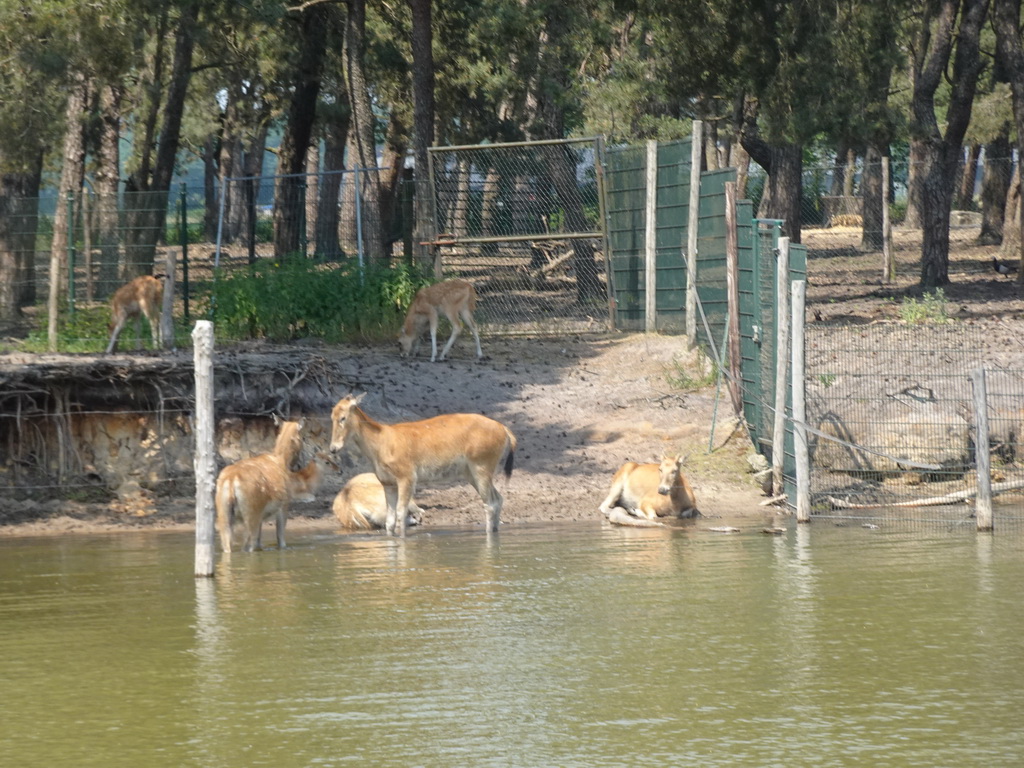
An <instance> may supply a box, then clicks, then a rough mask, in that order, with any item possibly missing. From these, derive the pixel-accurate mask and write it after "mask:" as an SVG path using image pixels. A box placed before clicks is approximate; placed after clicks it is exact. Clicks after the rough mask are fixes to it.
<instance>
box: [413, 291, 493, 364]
mask: <svg viewBox="0 0 1024 768" xmlns="http://www.w3.org/2000/svg"><path fill="white" fill-rule="evenodd" d="M475 309H476V290H475V289H474V288H473V286H472V285H471V284H469V283H467V282H466V281H465V280H445V281H444V282H441V283H434V284H433V285H427V286H424V287H423V288H420V289H419V290H418V291H417V292H416V296H415V297H414V298H413V300H412V305H411V306H410V307H409V313H408V314H407V315H406V316H405V322H404V323H403V324H402V331H401V333H399V334H398V343H399V345H401V347H402V354H403V355H405V356H406V357H408V356H409V355H410V354H413V355H415V354H416V349H417V347H419V342H420V337H421V336H423V331H424V329H425V328H426V327H427V326H428V325H429V326H430V362H434V361H435V360H436V359H437V319H438V310H441V311H442V312H444V314H445V317H447V318H448V322H450V323H451V324H452V335H451V336H450V337H449V338H448V343H447V344H445V345H444V349H442V350H441V359H442V360H444V359H445V357H446V356H447V355H448V351H449V350H450V349H451V348H452V344H454V343H455V339H457V338H458V337H459V334H460V333H461V332H462V322H461V320H465V322H466V325H468V326H469V330H471V331H472V332H473V340H474V341H475V342H476V356H477V358H481V357H483V356H484V353H483V351H482V350H481V349H480V334H479V333H477V330H476V323H475V322H474V321H473V310H475ZM460 318H461V320H460Z"/></svg>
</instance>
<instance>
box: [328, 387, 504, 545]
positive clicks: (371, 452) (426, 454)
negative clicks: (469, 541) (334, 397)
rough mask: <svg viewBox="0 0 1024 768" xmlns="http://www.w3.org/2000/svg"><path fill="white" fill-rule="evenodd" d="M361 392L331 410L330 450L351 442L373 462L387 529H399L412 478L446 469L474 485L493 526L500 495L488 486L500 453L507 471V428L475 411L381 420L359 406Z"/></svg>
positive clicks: (412, 487)
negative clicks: (394, 421) (385, 508)
mask: <svg viewBox="0 0 1024 768" xmlns="http://www.w3.org/2000/svg"><path fill="white" fill-rule="evenodd" d="M365 394H366V393H365V392H364V393H363V394H361V395H358V396H356V395H346V396H345V397H343V398H341V400H339V401H338V403H337V405H335V406H334V409H333V410H332V411H331V424H332V429H331V451H333V452H337V451H340V450H342V449H344V448H353V447H354V448H356V449H357V450H358V451H359V453H361V454H362V456H364V457H365V458H366V459H367V460H368V461H369V462H370V464H371V465H372V466H373V472H374V474H375V475H377V479H378V480H380V482H381V484H382V485H383V486H384V495H385V497H386V498H387V504H388V514H387V520H386V522H385V528H386V530H387V532H388V533H395V532H396V531H397V533H398V535H400V536H404V535H405V524H406V515H405V514H404V513H405V511H407V510H408V509H409V505H410V504H411V503H412V500H413V496H414V495H415V493H416V485H417V483H419V482H420V481H421V480H429V479H431V478H433V477H439V476H444V475H452V474H454V475H461V476H462V477H464V478H465V479H466V480H468V481H469V482H470V483H471V484H472V485H473V487H474V488H476V491H477V493H479V494H480V498H481V499H483V501H484V504H485V505H486V506H487V530H488V531H496V530H498V523H499V522H500V521H501V506H502V502H503V500H502V498H501V494H500V493H498V489H497V488H495V487H494V474H495V472H496V471H497V469H498V463H499V462H500V461H501V457H502V456H503V455H505V456H506V458H505V466H504V470H505V477H506V478H509V477H511V475H512V465H513V459H514V456H515V450H516V438H515V435H513V434H512V431H511V430H510V429H509V428H508V427H506V426H505V425H504V424H501V423H499V422H497V421H495V420H494V419H489V418H487V417H486V416H480V415H479V414H475V413H451V414H447V415H444V416H435V417H433V418H431V419H423V420H422V421H408V422H403V423H399V424H381V423H380V422H377V421H374V420H373V419H371V418H370V417H369V416H367V415H366V414H365V413H364V412H363V411H362V410H361V409H360V408H359V402H360V401H361V400H362V399H363V397H364V396H365ZM397 510H402V512H403V514H397Z"/></svg>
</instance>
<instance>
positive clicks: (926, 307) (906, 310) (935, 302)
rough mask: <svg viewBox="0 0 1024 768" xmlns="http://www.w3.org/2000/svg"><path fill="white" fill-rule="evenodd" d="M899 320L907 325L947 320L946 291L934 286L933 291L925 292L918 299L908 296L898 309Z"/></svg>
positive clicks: (945, 321)
mask: <svg viewBox="0 0 1024 768" xmlns="http://www.w3.org/2000/svg"><path fill="white" fill-rule="evenodd" d="M898 312H899V316H900V320H902V321H903V322H904V323H907V324H908V325H926V324H930V323H933V324H941V323H948V322H949V319H950V318H949V314H948V312H947V301H946V293H945V291H943V290H942V289H941V288H936V289H935V292H934V293H925V294H924V295H922V296H921V298H920V299H916V298H914V297H913V296H910V297H908V298H906V299H904V300H903V304H901V305H900V308H899V310H898Z"/></svg>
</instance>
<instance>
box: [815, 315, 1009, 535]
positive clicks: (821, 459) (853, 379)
mask: <svg viewBox="0 0 1024 768" xmlns="http://www.w3.org/2000/svg"><path fill="white" fill-rule="evenodd" d="M1022 331H1024V324H1020V323H1014V324H1012V325H1011V324H1006V323H1001V324H998V327H984V326H975V327H970V326H968V327H965V326H964V325H963V324H960V323H943V324H929V325H913V326H908V325H905V324H897V323H878V324H873V325H870V326H832V325H814V324H811V325H810V326H808V328H807V333H806V350H807V364H806V380H805V388H806V393H807V420H808V424H809V426H810V427H811V429H812V430H814V431H813V432H812V434H811V438H810V444H811V466H812V473H811V493H812V501H813V507H814V514H817V515H819V516H821V517H831V518H840V519H842V518H847V517H853V518H883V519H885V520H889V521H894V520H917V521H938V522H943V523H950V524H956V523H971V524H973V519H972V517H973V515H972V509H973V507H972V506H970V505H968V504H965V503H964V502H969V501H972V500H973V498H974V494H975V493H976V491H977V484H978V479H977V466H978V464H977V454H978V452H979V451H980V450H988V451H989V453H990V455H991V457H992V467H993V472H992V479H993V482H994V483H995V486H994V487H995V490H997V491H999V492H1001V493H1004V494H1006V495H1005V496H1001V497H997V499H996V506H995V524H996V525H997V526H999V525H1005V524H1007V523H1013V524H1016V525H1020V524H1024V504H1022V503H1021V499H1020V493H1021V489H1024V347H1021V346H1020V345H1019V342H1018V339H1019V338H1020V336H1019V334H1020V333H1021V332H1022ZM1003 345H1005V346H1003ZM977 369H984V370H985V372H986V373H985V375H986V379H987V393H988V397H987V405H986V413H987V418H988V424H989V437H988V446H979V445H978V437H977V435H978V433H977V429H978V427H977V425H978V413H977V406H976V404H975V400H974V391H973V389H972V385H971V380H970V375H971V372H972V371H974V370H977Z"/></svg>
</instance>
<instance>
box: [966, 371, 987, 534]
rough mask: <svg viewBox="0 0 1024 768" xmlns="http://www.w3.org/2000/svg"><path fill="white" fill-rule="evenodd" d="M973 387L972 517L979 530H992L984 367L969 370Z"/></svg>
mask: <svg viewBox="0 0 1024 768" xmlns="http://www.w3.org/2000/svg"><path fill="white" fill-rule="evenodd" d="M971 387H972V388H973V389H974V426H975V435H974V456H975V462H976V466H977V475H978V500H977V502H976V503H975V505H974V519H975V522H976V523H977V526H978V530H979V531H991V530H992V468H991V462H990V456H989V453H988V392H987V389H988V387H987V386H986V383H985V369H984V368H975V369H974V370H973V371H971Z"/></svg>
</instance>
